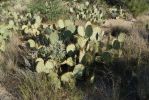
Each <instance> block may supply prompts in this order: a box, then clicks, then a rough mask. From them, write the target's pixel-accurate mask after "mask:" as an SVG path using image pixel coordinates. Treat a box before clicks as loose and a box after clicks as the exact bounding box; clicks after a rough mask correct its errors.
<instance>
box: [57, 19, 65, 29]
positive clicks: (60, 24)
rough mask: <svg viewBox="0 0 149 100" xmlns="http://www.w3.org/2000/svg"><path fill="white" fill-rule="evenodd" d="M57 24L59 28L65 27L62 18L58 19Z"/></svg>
mask: <svg viewBox="0 0 149 100" xmlns="http://www.w3.org/2000/svg"><path fill="white" fill-rule="evenodd" d="M57 24H58V27H59V28H60V29H62V28H64V27H65V25H64V21H63V20H62V19H60V20H58V22H57Z"/></svg>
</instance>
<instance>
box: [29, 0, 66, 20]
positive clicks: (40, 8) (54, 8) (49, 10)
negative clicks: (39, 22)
mask: <svg viewBox="0 0 149 100" xmlns="http://www.w3.org/2000/svg"><path fill="white" fill-rule="evenodd" d="M63 6H64V5H63V4H62V1H61V0H34V1H33V2H32V3H31V5H30V10H31V12H32V13H38V12H39V13H40V14H41V15H42V16H43V17H44V18H45V19H49V20H51V21H53V20H56V19H58V18H59V17H64V16H65V15H66V13H65V12H66V9H64V8H65V7H63Z"/></svg>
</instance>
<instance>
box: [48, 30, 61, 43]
mask: <svg viewBox="0 0 149 100" xmlns="http://www.w3.org/2000/svg"><path fill="white" fill-rule="evenodd" d="M49 39H50V42H51V44H56V43H57V42H58V40H59V36H58V33H57V32H52V33H51V34H50V37H49Z"/></svg>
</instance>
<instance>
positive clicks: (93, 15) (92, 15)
mask: <svg viewBox="0 0 149 100" xmlns="http://www.w3.org/2000/svg"><path fill="white" fill-rule="evenodd" d="M69 11H70V13H72V14H75V15H76V18H77V19H79V20H86V21H90V22H92V23H95V24H99V25H100V24H102V23H104V21H105V20H104V19H105V16H104V15H105V12H104V10H103V9H102V8H101V7H99V6H98V5H91V4H90V3H89V2H88V1H86V2H84V3H80V4H76V2H73V3H72V4H71V7H70V8H69Z"/></svg>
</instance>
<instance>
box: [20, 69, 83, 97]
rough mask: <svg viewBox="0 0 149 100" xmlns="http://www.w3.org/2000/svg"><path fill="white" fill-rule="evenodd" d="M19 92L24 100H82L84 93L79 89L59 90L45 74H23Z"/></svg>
mask: <svg viewBox="0 0 149 100" xmlns="http://www.w3.org/2000/svg"><path fill="white" fill-rule="evenodd" d="M22 76H23V80H22V81H21V84H20V85H19V91H20V93H21V97H22V99H23V100H66V99H68V100H82V99H83V95H82V92H81V91H79V90H77V89H73V90H70V89H66V88H65V89H58V88H56V87H55V86H54V85H53V80H51V79H50V78H49V77H47V76H46V75H45V74H43V73H42V74H37V73H33V72H30V71H29V72H27V73H22Z"/></svg>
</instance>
